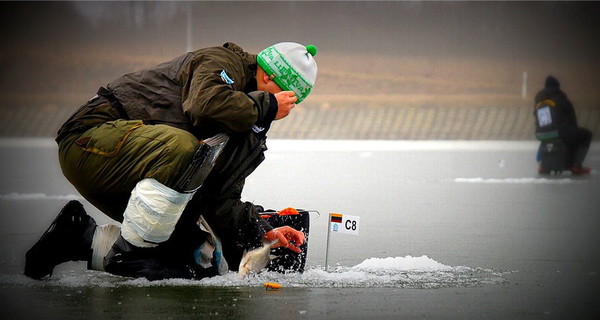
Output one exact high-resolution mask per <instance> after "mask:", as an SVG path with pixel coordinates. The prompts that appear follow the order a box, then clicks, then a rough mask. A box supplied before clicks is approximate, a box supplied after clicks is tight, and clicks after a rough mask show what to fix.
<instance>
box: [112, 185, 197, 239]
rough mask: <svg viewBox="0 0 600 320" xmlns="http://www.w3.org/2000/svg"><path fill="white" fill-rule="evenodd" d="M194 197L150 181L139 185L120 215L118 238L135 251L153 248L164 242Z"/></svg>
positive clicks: (191, 194)
mask: <svg viewBox="0 0 600 320" xmlns="http://www.w3.org/2000/svg"><path fill="white" fill-rule="evenodd" d="M193 195H194V193H180V192H177V191H175V190H173V189H171V188H169V187H167V186H165V185H163V184H162V183H160V182H158V181H156V180H154V179H151V178H148V179H144V180H142V181H140V182H138V183H137V185H136V186H135V188H134V189H133V191H132V192H131V197H129V203H128V204H127V208H125V213H124V214H123V225H122V226H121V235H122V236H123V238H124V239H125V240H127V241H128V242H129V243H131V244H132V245H134V246H137V247H153V246H156V245H157V244H158V243H161V242H164V241H166V240H167V239H169V237H170V236H171V233H173V230H174V229H175V225H176V224H177V221H179V218H180V217H181V214H182V213H183V210H184V209H185V207H186V205H187V203H188V202H189V201H190V199H191V198H192V196H193Z"/></svg>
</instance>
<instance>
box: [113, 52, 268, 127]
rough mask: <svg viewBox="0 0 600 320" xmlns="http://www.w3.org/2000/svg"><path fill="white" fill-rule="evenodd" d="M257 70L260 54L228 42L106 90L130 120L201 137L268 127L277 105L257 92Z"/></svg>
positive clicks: (135, 75)
mask: <svg viewBox="0 0 600 320" xmlns="http://www.w3.org/2000/svg"><path fill="white" fill-rule="evenodd" d="M256 68H257V64H256V55H254V54H250V53H247V52H244V51H243V50H242V48H240V47H239V46H238V45H236V44H234V43H231V42H228V43H226V44H224V45H223V46H222V47H211V48H205V49H200V50H197V51H194V52H189V53H187V54H185V55H182V56H180V57H177V58H175V59H173V60H171V61H169V62H165V63H162V64H160V65H158V66H156V67H154V68H150V69H146V70H142V71H138V72H134V73H129V74H126V75H124V76H122V77H120V78H118V79H117V80H115V81H113V82H111V83H109V84H108V86H107V88H108V89H109V90H110V91H112V92H113V94H114V95H115V97H116V98H117V99H118V100H119V102H120V103H121V104H122V105H123V108H124V110H125V112H126V113H127V115H128V117H129V118H130V119H139V120H143V121H144V123H147V124H168V125H171V126H174V127H178V128H181V129H184V130H186V131H189V132H191V133H193V134H195V135H196V136H198V137H199V138H202V137H207V136H209V135H212V134H214V133H216V132H223V131H225V132H243V131H247V130H250V129H252V128H253V126H255V125H256V126H257V127H260V128H265V127H268V126H269V125H270V123H271V122H272V121H273V119H274V118H275V115H276V114H277V101H276V99H275V97H274V95H272V94H269V93H267V92H264V91H256V90H257V86H256V78H255V76H256Z"/></svg>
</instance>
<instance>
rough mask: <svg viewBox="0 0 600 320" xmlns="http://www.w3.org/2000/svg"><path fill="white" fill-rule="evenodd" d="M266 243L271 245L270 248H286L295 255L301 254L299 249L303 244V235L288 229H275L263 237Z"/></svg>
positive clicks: (286, 227)
mask: <svg viewBox="0 0 600 320" xmlns="http://www.w3.org/2000/svg"><path fill="white" fill-rule="evenodd" d="M264 238H265V240H267V242H270V243H273V242H274V243H273V244H272V245H271V248H278V247H286V248H288V249H290V250H292V251H294V252H296V253H300V252H302V250H301V249H300V248H299V247H300V246H301V245H302V244H303V243H304V233H302V232H300V231H298V230H296V229H294V228H292V227H289V226H283V227H279V228H275V229H273V230H271V231H269V232H267V233H265V235H264Z"/></svg>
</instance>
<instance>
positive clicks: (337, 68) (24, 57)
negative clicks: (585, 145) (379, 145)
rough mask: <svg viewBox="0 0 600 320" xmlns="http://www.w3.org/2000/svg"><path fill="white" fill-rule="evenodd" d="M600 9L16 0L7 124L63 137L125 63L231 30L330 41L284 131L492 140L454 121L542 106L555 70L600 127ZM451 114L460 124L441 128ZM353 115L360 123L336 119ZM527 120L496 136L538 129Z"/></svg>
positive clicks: (0, 93)
mask: <svg viewBox="0 0 600 320" xmlns="http://www.w3.org/2000/svg"><path fill="white" fill-rule="evenodd" d="M599 16H600V3H597V2H554V1H547V2H546V1H540V2H458V1H456V2H455V1H443V2H429V1H408V2H405V1H387V2H371V1H271V2H254V1H241V2H237V1H225V2H215V1H201V2H195V1H191V2H185V1H184V2H143V1H135V2H87V1H81V2H77V1H75V2H2V3H0V25H1V30H2V32H1V33H0V43H1V46H2V50H1V51H0V52H1V53H0V67H1V68H2V70H3V71H2V75H1V80H0V81H1V82H0V83H1V86H0V112H1V113H2V114H3V117H2V120H0V124H2V126H0V127H2V129H0V136H52V135H53V134H54V132H55V131H56V129H57V128H58V126H60V123H62V121H64V120H65V119H66V117H68V115H69V114H70V113H71V112H72V111H73V110H75V109H76V108H77V107H78V106H79V105H81V104H82V103H84V102H85V101H86V100H87V99H89V98H90V97H91V96H93V95H94V93H95V92H96V90H97V88H98V87H100V86H103V85H105V84H106V83H108V82H110V81H112V80H113V79H115V78H117V77H119V76H120V75H123V74H125V73H128V72H132V71H135V70H139V69H142V68H145V67H150V66H153V65H155V64H158V63H160V62H163V61H167V60H170V59H172V58H174V57H176V56H178V55H181V54H183V53H185V52H186V51H188V50H194V49H198V48H202V47H207V46H219V45H222V44H223V43H225V42H228V41H232V42H235V43H237V44H239V45H240V46H242V47H243V48H244V49H245V50H246V51H249V52H253V53H256V52H258V51H260V50H261V49H262V48H264V47H266V46H269V45H271V44H273V43H276V42H281V41H295V42H300V43H304V44H309V43H312V44H315V45H317V46H318V47H319V53H318V55H317V57H316V60H317V63H318V65H319V76H318V78H317V83H316V86H315V90H314V91H313V94H312V95H311V97H309V98H308V99H307V100H306V102H304V103H303V104H301V105H300V106H302V107H304V108H297V109H296V110H300V109H304V110H302V111H299V112H298V114H300V116H298V117H297V120H298V119H300V120H302V121H304V122H305V123H304V124H302V125H296V123H294V120H286V121H287V122H285V124H286V125H283V126H282V127H283V128H282V129H279V128H276V127H274V128H273V130H274V131H273V133H272V135H271V136H275V137H284V138H289V137H300V138H302V137H304V138H307V137H308V138H314V137H317V138H319V137H323V138H332V137H333V138H344V136H349V137H363V136H365V137H367V138H369V137H370V138H381V139H407V138H411V139H414V138H417V139H427V138H437V139H440V138H441V139H444V138H445V139H456V138H465V139H478V138H481V137H482V136H481V135H480V134H474V133H473V132H466V131H464V130H463V131H461V132H459V131H457V130H458V129H452V128H459V127H460V128H462V127H464V126H465V125H467V126H468V125H469V119H468V118H469V117H475V118H476V117H477V115H478V114H482V113H485V114H488V113H494V112H495V113H498V114H501V113H503V112H508V113H507V114H506V115H504V116H502V117H499V118H498V116H492V118H489V119H488V118H485V119H484V118H482V119H481V120H480V121H481V123H482V124H481V126H484V127H485V126H486V123H488V122H490V123H491V124H492V125H491V126H493V124H495V122H498V121H508V120H509V119H513V118H515V119H516V118H519V117H526V116H530V111H529V110H530V108H531V105H532V99H533V95H535V93H536V92H537V91H538V90H539V89H540V88H541V87H542V86H543V80H544V78H545V77H546V76H547V75H549V74H552V75H554V76H556V77H557V78H558V79H559V80H560V81H561V84H562V87H563V88H564V91H565V92H566V93H567V95H568V96H569V98H571V100H572V101H573V102H574V104H575V107H576V109H577V110H578V113H579V112H580V111H581V115H580V118H581V120H582V121H583V122H584V123H585V125H588V126H592V128H590V129H591V130H592V131H594V133H599V134H600V128H599V126H600V120H599V119H598V118H599V117H600V115H599V113H598V112H600V90H598V83H600V63H599V62H600V48H599V46H598V44H597V42H598V39H600V19H598V17H599ZM525 73H526V76H527V90H526V92H523V77H524V74H525ZM450 109H452V110H450ZM496 109H498V110H500V111H498V112H496V111H494V110H496ZM431 110H433V111H434V112H435V114H434V115H432V116H428V114H429V113H431ZM473 110H476V112H478V113H477V114H475V115H474V114H473V112H475V111H473ZM507 110H508V111H507ZM511 110H512V111H511ZM413 111H414V112H416V113H418V114H419V115H415V116H414V118H419V119H420V118H425V120H423V121H424V122H423V121H421V122H415V121H412V120H410V119H408V118H407V117H408V116H406V115H407V114H408V113H409V112H413ZM302 112H304V114H302ZM359 112H364V113H365V114H364V115H362V116H360V115H356V114H357V113H359ZM495 113H494V114H495ZM449 114H452V116H451V117H452V119H453V121H455V123H454V124H447V125H446V127H447V129H445V131H444V130H442V131H440V130H437V131H436V129H435V126H439V122H440V119H443V118H448V115H449ZM390 116H393V117H403V116H405V118H407V119H404V120H402V121H400V120H398V122H399V123H400V124H399V125H398V126H396V127H397V128H396V127H395V126H394V124H393V123H392V122H390V123H389V124H388V128H386V129H385V132H379V133H377V132H374V131H373V132H365V131H364V130H365V125H364V124H362V123H361V122H362V121H361V120H362V119H363V118H364V119H365V121H371V122H373V123H375V124H374V125H373V126H372V127H373V130H375V129H377V128H378V127H381V126H382V125H383V122H385V120H386V118H389V117H390ZM36 117H39V118H40V120H39V121H38V120H36V121H37V122H36V121H29V120H30V119H31V118H36ZM349 117H350V118H349ZM361 117H363V118H361ZM427 117H429V118H430V119H429V120H427V119H428V118H427ZM325 118H327V119H329V120H328V121H329V122H328V121H325V120H324V119H325ZM36 119H37V118H36ZM315 119H318V120H320V121H321V122H322V123H321V124H318V123H316V122H314V121H315ZM369 119H371V120H369ZM42 120H43V121H42ZM311 121H312V122H311ZM349 121H350V122H352V123H353V125H352V126H353V128H352V129H350V130H346V131H345V132H347V134H346V133H344V134H341V133H339V132H338V133H336V132H333V131H332V130H333V129H332V128H344V126H345V125H347V124H348V122H349ZM427 121H429V122H427ZM524 121H526V122H527V121H528V122H527V123H529V126H531V127H532V125H533V123H532V121H533V119H532V117H531V118H529V119H525V120H524ZM388 122H389V121H388ZM582 124H583V123H582ZM294 125H296V126H300V128H296V129H293V130H291V131H290V129H289V127H292V126H294ZM409 125H410V126H413V125H414V126H415V127H414V128H402V126H409ZM303 126H304V127H311V128H313V129H312V130H313V131H314V132H309V133H307V132H305V131H306V130H305V129H302V127H303ZM329 127H332V128H329ZM336 130H337V129H336ZM340 130H341V129H340ZM361 130H362V131H361ZM401 130H404V131H405V132H404V133H402V132H400V131H401ZM515 130H516V129H515ZM519 130H520V131H519V132H515V133H511V132H505V133H501V132H499V131H497V130H496V131H494V130H492V129H490V131H488V132H487V133H485V134H483V136H487V137H488V138H486V139H489V138H493V137H494V134H495V133H494V132H496V133H497V134H498V138H499V139H527V138H528V137H529V133H528V132H530V131H528V130H530V128H529V127H526V126H525V124H523V125H520V127H519ZM334 131H335V130H334ZM338 131H339V130H338ZM380 131H381V130H380ZM409 131H410V132H413V133H412V134H408V133H407V132H409ZM418 132H425V134H418ZM465 135H466V137H465ZM595 136H596V138H597V136H598V134H596V135H595Z"/></svg>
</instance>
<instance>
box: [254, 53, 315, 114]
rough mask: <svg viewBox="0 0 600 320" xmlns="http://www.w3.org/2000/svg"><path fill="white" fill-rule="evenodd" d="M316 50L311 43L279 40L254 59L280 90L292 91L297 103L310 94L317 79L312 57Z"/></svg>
mask: <svg viewBox="0 0 600 320" xmlns="http://www.w3.org/2000/svg"><path fill="white" fill-rule="evenodd" d="M317 51H318V50H317V47H316V46H314V45H312V44H310V45H307V46H303V45H301V44H299V43H295V42H281V43H278V44H275V45H272V46H270V47H268V48H266V49H264V50H263V51H261V52H260V53H259V54H258V56H257V57H256V61H257V63H258V65H259V66H260V67H261V68H262V69H263V70H264V71H265V72H266V73H267V74H268V75H269V76H270V77H271V79H273V81H275V83H277V85H278V86H279V87H280V88H281V90H284V91H294V93H295V94H296V97H297V98H298V101H297V102H296V104H298V103H300V102H302V101H303V100H304V99H306V97H307V96H308V95H309V94H310V92H311V91H312V89H313V87H314V84H315V80H316V79H317V63H316V62H315V59H314V58H313V56H315V55H316V54H317Z"/></svg>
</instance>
